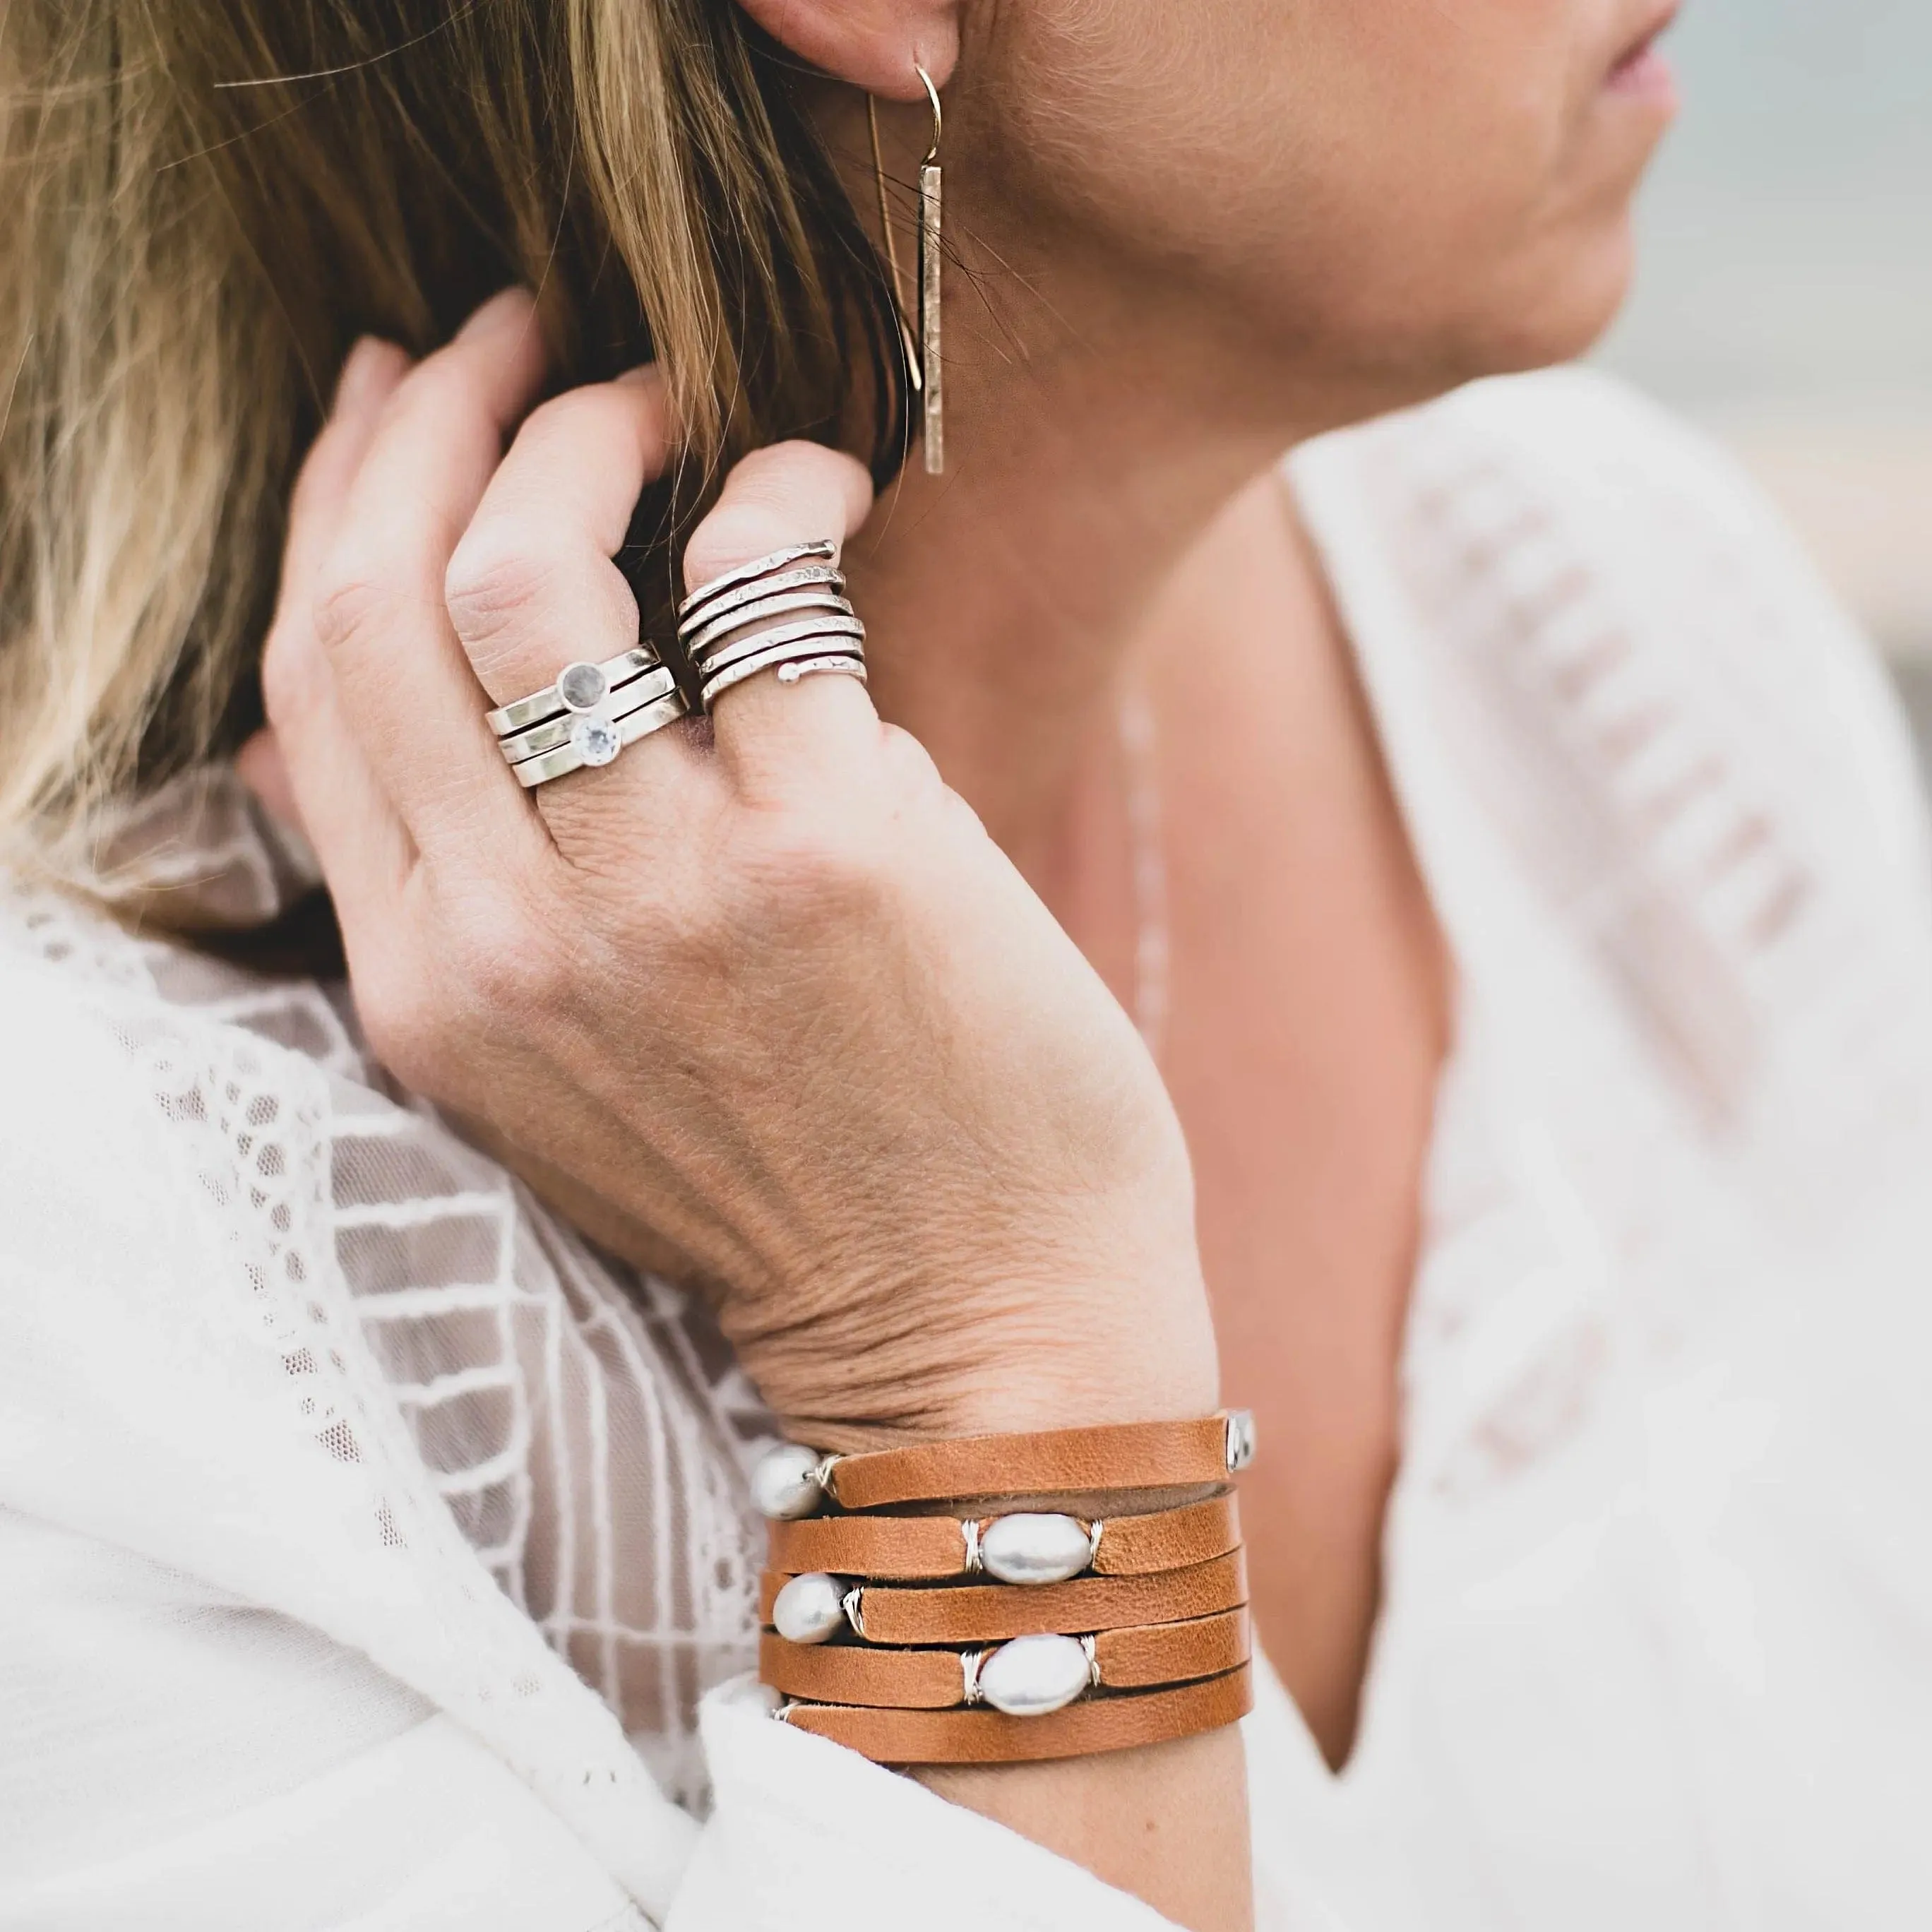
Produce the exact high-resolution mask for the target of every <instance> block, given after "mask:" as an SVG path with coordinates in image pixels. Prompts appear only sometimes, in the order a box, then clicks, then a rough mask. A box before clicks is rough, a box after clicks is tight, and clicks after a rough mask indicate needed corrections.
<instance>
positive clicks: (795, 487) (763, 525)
mask: <svg viewBox="0 0 1932 1932" xmlns="http://www.w3.org/2000/svg"><path fill="white" fill-rule="evenodd" d="M870 499H871V481H870V479H869V478H868V477H867V476H866V474H865V470H864V469H863V468H862V466H861V465H860V464H859V463H857V462H856V460H854V459H853V458H851V457H850V456H847V455H844V454H843V453H842V452H840V451H838V450H835V449H826V447H825V446H823V444H821V443H799V442H793V443H774V444H772V445H771V446H769V447H768V448H766V449H757V450H754V451H753V452H751V454H750V455H748V456H746V457H745V458H742V460H740V461H739V463H737V464H736V466H735V467H734V468H733V470H732V472H731V473H730V476H729V477H728V478H727V479H726V481H725V485H724V492H723V494H722V495H721V496H720V497H719V499H718V502H717V504H716V505H715V507H714V508H712V511H711V512H710V514H709V515H708V516H707V517H705V519H704V520H703V522H702V523H700V524H699V526H697V529H695V530H694V531H693V532H692V533H691V541H690V543H689V544H688V546H687V547H686V550H685V581H686V583H687V585H688V586H690V587H693V588H694V587H695V586H697V585H699V584H701V583H706V582H708V581H709V580H710V579H711V578H712V577H715V576H718V575H719V574H721V573H722V572H723V571H727V570H729V569H730V568H733V566H734V565H737V564H740V563H742V562H746V561H748V559H751V558H752V557H754V556H763V555H764V554H765V553H766V552H767V551H769V550H778V549H781V548H783V547H784V546H785V545H786V544H793V543H796V542H799V541H801V540H802V539H805V538H814V537H823V536H829V537H831V538H833V539H834V540H835V541H836V540H841V539H842V538H844V535H845V532H846V530H847V526H848V525H850V524H852V523H856V521H857V520H858V519H859V515H860V514H862V511H863V508H864V506H865V504H866V503H868V502H869V501H870Z"/></svg>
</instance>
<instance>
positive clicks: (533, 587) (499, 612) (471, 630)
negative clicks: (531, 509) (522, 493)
mask: <svg viewBox="0 0 1932 1932" xmlns="http://www.w3.org/2000/svg"><path fill="white" fill-rule="evenodd" d="M555 575H556V567H555V565H554V563H553V561H552V560H551V559H550V557H549V556H547V554H546V553H545V550H544V545H543V544H541V542H540V541H533V539H532V534H531V532H529V529H527V528H523V529H512V528H511V527H510V526H508V524H507V523H505V522H503V521H502V520H490V521H487V522H483V523H474V524H472V525H471V526H470V528H469V530H468V531H467V532H466V533H465V534H464V535H463V539H462V541H460V543H458V545H457V546H456V549H455V552H454V553H453V554H452V556H451V557H450V559H449V567H448V568H447V569H446V571H444V572H443V602H444V604H445V605H446V607H447V608H448V610H449V614H450V616H451V619H452V621H453V622H455V625H456V628H457V629H458V631H460V633H461V634H463V635H464V636H465V637H470V636H477V635H482V636H487V635H490V634H493V633H495V632H496V631H500V630H502V628H503V627H504V626H505V625H507V624H510V623H513V622H515V621H517V619H519V618H521V617H523V616H525V615H526V613H528V612H529V611H530V610H532V609H533V608H535V607H536V606H537V605H538V604H541V603H542V602H543V601H544V598H546V597H547V595H549V593H550V588H551V586H552V583H553V580H554V578H555Z"/></svg>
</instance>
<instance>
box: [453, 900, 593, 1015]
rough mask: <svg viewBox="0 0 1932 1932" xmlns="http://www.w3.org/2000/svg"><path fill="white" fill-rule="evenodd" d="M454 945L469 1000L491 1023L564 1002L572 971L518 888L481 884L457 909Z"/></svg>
mask: <svg viewBox="0 0 1932 1932" xmlns="http://www.w3.org/2000/svg"><path fill="white" fill-rule="evenodd" d="M449 952H450V955H451V957H452V962H453V964H454V966H455V971H454V973H453V974H452V977H453V979H454V980H455V983H457V984H458V986H460V989H461V994H460V997H461V998H462V1000H463V1004H464V1005H465V1006H466V1007H467V1008H469V1010H472V1012H473V1013H475V1016H477V1018H478V1020H479V1022H481V1024H483V1025H485V1026H487V1027H490V1028H497V1027H499V1026H500V1025H501V1023H502V1019H503V1016H505V1015H511V1016H516V1017H517V1019H518V1020H519V1021H523V1020H527V1019H529V1018H531V1017H532V1016H536V1015H538V1014H540V1013H543V1012H544V1011H546V1010H548V1009H549V1008H550V1007H553V1006H555V1005H556V1004H558V1002H559V1000H560V999H561V998H562V997H563V996H564V995H565V992H567V986H566V984H565V982H566V980H567V977H568V976H567V974H566V973H565V970H564V967H563V962H562V959H560V957H559V953H558V950H557V949H556V947H555V946H553V944H552V943H551V942H550V938H549V935H548V934H547V932H546V930H545V928H544V924H543V922H542V921H541V919H538V918H537V917H535V916H530V914H529V911H528V910H527V909H526V904H525V901H524V898H523V895H521V894H520V893H518V892H515V891H513V890H508V889H477V890H475V891H472V892H470V893H469V894H468V895H466V897H465V898H463V900H462V901H461V902H460V904H458V905H457V906H456V907H455V908H454V909H453V910H452V914H451V918H450V930H449Z"/></svg>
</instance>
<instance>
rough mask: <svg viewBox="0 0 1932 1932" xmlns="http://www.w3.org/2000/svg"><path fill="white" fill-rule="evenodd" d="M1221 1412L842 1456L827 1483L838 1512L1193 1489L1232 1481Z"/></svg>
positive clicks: (1225, 1421)
mask: <svg viewBox="0 0 1932 1932" xmlns="http://www.w3.org/2000/svg"><path fill="white" fill-rule="evenodd" d="M1230 1439H1231V1432H1230V1430H1229V1418H1228V1416H1227V1415H1226V1412H1222V1413H1220V1414H1217V1415H1209V1416H1203V1417H1199V1418H1196V1419H1195V1420H1194V1421H1191V1422H1127V1423H1118V1424H1114V1425H1112V1426H1111V1427H1106V1428H1101V1429H1052V1430H1045V1431H1043V1432H1042V1433H1040V1434H1037V1435H1031V1436H959V1437H956V1438H955V1439H953V1441H951V1442H922V1443H918V1444H916V1445H913V1446H912V1447H910V1448H904V1449H878V1450H874V1451H871V1452H870V1453H869V1454H865V1455H860V1456H841V1457H838V1459H837V1460H835V1462H834V1463H832V1466H831V1468H830V1469H829V1471H828V1472H826V1478H825V1489H826V1494H827V1495H829V1496H830V1497H831V1499H832V1501H833V1502H835V1503H836V1504H837V1505H838V1507H839V1508H841V1509H842V1510H868V1509H882V1508H886V1506H887V1505H890V1504H892V1503H912V1502H952V1501H953V1500H954V1499H956V1498H960V1497H966V1496H1086V1495H1089V1494H1091V1493H1096V1492H1101V1491H1106V1490H1168V1489H1186V1488H1191V1487H1196V1486H1198V1485H1199V1484H1205V1483H1214V1484H1220V1483H1225V1482H1226V1481H1227V1480H1228V1478H1229V1474H1230V1471H1229V1442H1230Z"/></svg>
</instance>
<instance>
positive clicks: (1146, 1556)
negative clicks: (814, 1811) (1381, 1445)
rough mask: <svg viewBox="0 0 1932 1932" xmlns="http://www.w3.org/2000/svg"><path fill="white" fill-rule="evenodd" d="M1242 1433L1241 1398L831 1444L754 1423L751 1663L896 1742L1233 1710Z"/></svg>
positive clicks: (1209, 1718) (1242, 1597) (861, 1729)
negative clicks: (1058, 1422) (1190, 1413)
mask: <svg viewBox="0 0 1932 1932" xmlns="http://www.w3.org/2000/svg"><path fill="white" fill-rule="evenodd" d="M1253 1454H1254V1425H1253V1421H1252V1419H1251V1418H1250V1417H1249V1416H1248V1415H1247V1413H1246V1412H1244V1411H1241V1410H1235V1411H1232V1412H1226V1413H1223V1414H1220V1415H1211V1416H1205V1417H1202V1418H1197V1419H1196V1420H1195V1421H1188V1422H1154V1423H1133V1424H1122V1425H1119V1426H1117V1427H1102V1428H1095V1429H1079V1430H1049V1431H1047V1432H1046V1433H1042V1434H1037V1435H1020V1436H974V1437H968V1438H966V1439H962V1440H959V1441H955V1442H932V1443H926V1444H922V1445H918V1446H916V1447H914V1448H905V1449H892V1450H882V1451H877V1452H875V1453H868V1454H858V1455H851V1456H838V1455H835V1454H826V1453H825V1452H824V1451H821V1450H818V1449H815V1448H811V1447H810V1446H808V1445H805V1444H803V1443H783V1444H779V1445H776V1446H775V1447H774V1448H772V1449H771V1450H770V1451H768V1452H767V1453H766V1454H765V1455H764V1456H763V1457H761V1458H760V1460H759V1463H758V1464H757V1466H756V1467H755V1468H754V1469H753V1470H752V1472H751V1493H752V1495H753V1497H754V1499H755V1500H756V1501H757V1505H758V1507H759V1508H760V1511H761V1512H762V1513H763V1514H764V1516H765V1517H766V1519H767V1521H768V1523H769V1531H768V1538H769V1541H768V1545H767V1548H768V1553H769V1568H766V1571H765V1572H764V1574H763V1576H762V1577H760V1580H759V1589H758V1617H759V1622H760V1624H761V1625H763V1626H765V1628H764V1629H763V1631H762V1632H761V1634H760V1638H759V1645H758V1664H759V1676H760V1678H761V1679H763V1682H765V1683H766V1685H769V1687H771V1688H772V1689H773V1690H775V1691H778V1692H779V1693H781V1694H782V1695H783V1696H784V1697H787V1699H789V1700H793V1701H790V1702H787V1703H786V1704H784V1706H783V1707H782V1708H781V1709H780V1710H779V1711H778V1712H777V1713H776V1714H775V1715H778V1716H779V1717H780V1718H783V1719H784V1721H785V1722H786V1723H787V1724H790V1725H792V1726H793V1727H794V1728H796V1729H797V1730H806V1731H811V1732H812V1733H814V1734H815V1735H817V1736H820V1737H823V1738H828V1739H832V1741H834V1742H836V1743H839V1744H842V1745H846V1746H847V1747H849V1748H850V1749H852V1750H854V1751H859V1752H862V1753H863V1754H865V1756H866V1757H870V1758H872V1759H874V1760H877V1762H879V1763H883V1764H907V1765H917V1764H1001V1763H1019V1762H1022V1761H1024V1760H1037V1759H1043V1758H1060V1757H1080V1756H1083V1755H1085V1754H1088V1753H1091V1752H1097V1751H1121V1750H1126V1749H1128V1748H1131V1747H1133V1746H1135V1745H1149V1744H1157V1743H1160V1742H1164V1741H1166V1740H1167V1739H1174V1738H1181V1737H1186V1736H1190V1735H1192V1734H1193V1733H1196V1732H1199V1731H1205V1730H1213V1729H1215V1728H1216V1727H1219V1726H1221V1725H1223V1724H1232V1723H1233V1722H1234V1721H1235V1719H1237V1718H1239V1717H1241V1715H1243V1714H1244V1712H1246V1711H1247V1709H1248V1708H1249V1706H1250V1702H1251V1699H1252V1690H1251V1685H1250V1663H1249V1657H1250V1641H1251V1640H1250V1632H1249V1623H1248V1613H1247V1601H1248V1577H1247V1557H1246V1555H1245V1553H1244V1551H1243V1550H1242V1548H1241V1518H1240V1514H1239V1512H1238V1510H1237V1509H1236V1508H1235V1499H1234V1497H1233V1496H1232V1494H1230V1493H1229V1489H1228V1487H1227V1486H1228V1481H1229V1478H1230V1477H1231V1476H1232V1475H1234V1474H1235V1472H1238V1470H1240V1469H1242V1468H1243V1467H1244V1466H1245V1465H1246V1464H1247V1462H1248V1461H1249V1460H1250V1458H1251V1457H1252V1456H1253ZM895 1505H897V1506H898V1514H891V1513H889V1512H890V1511H892V1509H893V1508H894V1506H895ZM922 1506H927V1507H922ZM828 1510H829V1512H830V1513H829V1514H821V1512H823V1511H828ZM1075 1511H1078V1512H1079V1514H1074V1513H1073V1512H1075Z"/></svg>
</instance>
